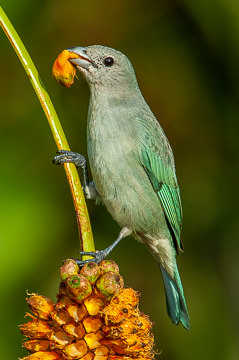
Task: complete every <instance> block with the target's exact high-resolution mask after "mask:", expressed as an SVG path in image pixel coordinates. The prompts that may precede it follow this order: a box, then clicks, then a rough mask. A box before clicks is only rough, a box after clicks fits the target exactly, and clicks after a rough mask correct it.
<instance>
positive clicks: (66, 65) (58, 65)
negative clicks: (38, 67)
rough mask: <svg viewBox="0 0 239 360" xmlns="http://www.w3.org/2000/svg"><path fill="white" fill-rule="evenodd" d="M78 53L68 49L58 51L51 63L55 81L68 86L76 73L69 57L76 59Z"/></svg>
mask: <svg viewBox="0 0 239 360" xmlns="http://www.w3.org/2000/svg"><path fill="white" fill-rule="evenodd" d="M77 58H79V55H76V54H75V53H73V52H70V51H68V50H63V51H62V53H60V54H59V55H58V56H57V58H56V60H55V62H54V65H53V68H52V73H53V76H54V78H55V79H56V81H57V82H58V83H60V84H62V85H64V86H66V87H70V86H71V85H72V84H73V82H74V78H75V75H76V69H75V67H74V66H73V65H72V64H71V63H70V61H69V59H77Z"/></svg>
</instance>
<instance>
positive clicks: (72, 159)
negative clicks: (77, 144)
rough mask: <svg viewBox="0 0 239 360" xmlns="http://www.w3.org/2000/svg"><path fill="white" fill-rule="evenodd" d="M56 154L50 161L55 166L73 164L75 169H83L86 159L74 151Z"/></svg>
mask: <svg viewBox="0 0 239 360" xmlns="http://www.w3.org/2000/svg"><path fill="white" fill-rule="evenodd" d="M57 154H58V155H56V156H54V158H53V160H52V161H53V163H54V164H55V165H61V164H65V163H73V164H75V166H76V167H82V168H84V167H85V166H86V158H85V157H84V156H83V155H81V154H78V153H76V152H74V151H69V150H58V151H57Z"/></svg>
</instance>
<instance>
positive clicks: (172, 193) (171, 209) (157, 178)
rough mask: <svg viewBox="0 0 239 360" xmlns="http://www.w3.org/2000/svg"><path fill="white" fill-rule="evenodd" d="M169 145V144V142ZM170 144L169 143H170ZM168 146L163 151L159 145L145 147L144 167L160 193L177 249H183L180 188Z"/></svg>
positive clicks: (155, 188)
mask: <svg viewBox="0 0 239 360" xmlns="http://www.w3.org/2000/svg"><path fill="white" fill-rule="evenodd" d="M167 145H168V144H167ZM168 146H169V145H168ZM168 146H166V147H165V148H164V149H163V151H162V149H161V151H160V150H159V149H158V147H157V146H155V144H154V146H147V147H144V150H143V153H142V155H143V156H142V160H143V167H144V169H145V171H146V172H147V174H148V177H149V180H150V182H151V184H152V186H153V189H154V191H155V192H156V193H157V194H158V197H159V199H160V202H161V205H162V208H163V210H164V214H165V217H166V220H167V222H168V224H169V229H170V231H171V233H172V236H173V239H174V245H175V248H176V250H177V252H178V251H179V250H183V246H182V242H181V240H180V234H181V229H182V217H183V215H182V205H181V198H180V190H179V187H178V184H177V178H176V174H175V170H174V164H173V163H172V161H173V160H172V155H170V153H169V152H171V149H169V147H168Z"/></svg>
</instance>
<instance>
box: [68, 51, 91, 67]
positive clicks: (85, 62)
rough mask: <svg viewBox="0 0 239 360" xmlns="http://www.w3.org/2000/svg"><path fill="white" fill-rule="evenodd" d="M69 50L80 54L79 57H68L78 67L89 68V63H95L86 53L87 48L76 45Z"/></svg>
mask: <svg viewBox="0 0 239 360" xmlns="http://www.w3.org/2000/svg"><path fill="white" fill-rule="evenodd" d="M67 50H68V51H69V52H72V53H74V54H76V55H78V56H79V58H77V59H71V58H69V59H68V60H69V61H70V63H71V64H72V65H75V66H77V67H78V66H79V67H80V68H84V69H88V67H89V65H90V64H93V62H92V60H91V58H90V57H89V56H88V55H87V54H86V48H84V47H80V46H76V47H71V48H69V49H67Z"/></svg>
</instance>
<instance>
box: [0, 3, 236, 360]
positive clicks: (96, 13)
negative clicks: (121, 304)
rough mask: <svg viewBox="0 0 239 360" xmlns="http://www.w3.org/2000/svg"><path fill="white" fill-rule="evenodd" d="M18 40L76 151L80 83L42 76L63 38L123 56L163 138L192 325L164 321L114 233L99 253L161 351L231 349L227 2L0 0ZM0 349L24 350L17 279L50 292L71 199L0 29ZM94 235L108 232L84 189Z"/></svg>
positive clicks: (135, 262)
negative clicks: (176, 194) (177, 203)
mask: <svg viewBox="0 0 239 360" xmlns="http://www.w3.org/2000/svg"><path fill="white" fill-rule="evenodd" d="M1 5H2V6H3V8H4V9H5V11H6V12H7V14H8V16H9V18H10V19H11V21H12V22H13V24H14V26H15V28H16V29H17V31H18V33H19V35H20V36H21V38H22V40H23V41H24V43H25V45H26V47H27V49H28V51H29V52H30V54H31V56H32V58H33V61H34V62H35V65H36V66H37V68H38V70H39V73H40V75H41V77H42V79H43V81H44V83H45V85H46V88H47V89H48V91H49V94H50V96H51V98H52V101H53V103H54V104H55V107H56V110H57V112H58V115H59V117H60V119H61V121H62V125H63V127H64V129H65V132H66V135H67V138H68V140H69V143H70V146H71V148H72V149H73V150H75V151H78V152H80V153H82V154H86V116H87V108H88V100H89V90H88V88H87V84H86V83H85V81H84V79H83V78H82V77H79V81H77V82H76V84H75V85H74V86H72V87H71V88H70V89H66V88H63V87H61V86H59V85H57V84H56V83H55V81H54V80H53V78H52V75H51V68H52V64H53V62H54V60H55V58H56V56H57V55H58V53H59V52H61V51H62V50H63V49H65V48H67V47H70V46H76V45H80V46H86V45H92V44H102V45H107V46H110V47H113V48H116V49H118V50H121V51H122V52H124V53H126V54H127V55H128V56H129V58H130V59H131V60H132V62H133V64H134V67H135V70H136V74H137V77H138V80H139V83H140V87H141V89H142V92H143V94H144V96H145V98H146V100H147V101H148V103H149V105H150V106H151V108H152V110H153V112H154V113H155V115H156V116H157V117H158V119H159V120H160V122H161V124H162V126H163V128H164V129H165V131H166V134H167V136H168V138H169V140H170V142H171V145H172V147H173V150H174V154H175V160H176V167H177V175H178V180H179V183H180V187H181V194H182V201H183V209H184V226H183V234H182V237H183V242H184V246H185V253H184V254H183V255H181V256H180V258H179V259H178V263H179V269H180V273H181V277H182V281H183V285H184V290H185V294H186V299H187V304H188V308H189V312H190V316H191V323H192V326H191V330H190V331H188V332H187V331H185V330H184V329H183V328H182V327H181V326H178V327H175V326H173V325H172V324H171V322H170V320H169V319H168V317H167V314H166V308H165V298H164V290H163V285H162V280H161V275H160V272H159V269H158V266H157V264H156V263H155V261H154V260H153V258H152V257H151V256H150V254H149V253H148V252H147V251H146V249H145V248H144V247H143V245H141V244H139V243H137V242H136V241H134V240H133V239H132V238H127V239H125V240H124V241H122V243H121V244H120V245H119V246H118V247H117V249H116V250H115V251H114V252H113V253H112V257H113V258H114V259H115V260H116V261H117V262H118V264H119V266H120V270H121V274H122V275H123V276H124V277H125V281H126V285H127V286H132V287H134V288H135V289H136V290H138V291H139V292H140V293H141V309H142V311H144V312H145V313H147V314H149V315H150V317H151V319H152V321H154V322H155V325H154V333H155V342H156V347H157V349H158V350H159V351H161V350H162V353H161V355H159V356H158V358H159V359H161V360H174V359H177V360H181V359H184V360H186V359H190V360H191V359H194V360H202V359H204V360H205V359H210V360H213V359H217V360H221V359H222V360H224V359H226V360H234V359H235V360H236V359H238V358H239V325H238V324H239V306H238V303H239V290H238V289H239V265H238V263H239V245H238V244H239V242H238V234H239V211H238V208H239V205H238V203H239V193H238V183H239V173H238V166H239V162H238V155H239V125H238V123H239V96H238V95H239V72H238V64H239V3H238V2H237V1H232V0H227V1H223V0H194V1H191V0H181V1H180V0H178V1H177V0H167V1H163V0H157V1H156V0H155V1H153V0H151V1H148V0H120V1H104V0H101V1H99V0H91V1H80V0H78V1H77V0H68V1H67V0H41V1H31V0H19V1H14V0H2V1H1ZM0 54H1V55H0V162H1V166H0V249H1V251H0V281H1V285H0V287H1V297H0V298H1V320H0V327H1V336H0V339H1V340H0V342H1V346H0V358H1V359H8V360H14V359H17V358H18V357H21V356H24V355H26V352H25V351H24V350H23V349H22V348H21V341H22V338H23V336H22V335H21V334H20V332H19V330H18V324H21V323H23V322H24V313H25V311H27V306H26V303H25V297H26V290H28V291H29V292H33V291H35V292H38V293H40V294H44V295H46V296H50V297H52V298H53V299H55V294H56V292H57V288H58V282H59V276H58V269H59V267H60V265H61V264H62V259H65V258H67V257H71V256H72V257H75V256H76V254H77V251H78V250H79V240H78V231H77V225H76V221H75V214H74V209H73V204H72V199H71V195H70V191H69V189H68V185H67V183H66V178H65V175H64V171H63V168H61V167H55V166H53V164H52V162H51V160H52V158H53V156H54V154H55V151H56V147H55V144H54V141H53V138H52V135H51V133H50V130H49V127H48V124H47V120H46V118H45V116H44V114H43V111H42V109H41V107H40V104H39V102H38V99H37V97H36V95H35V93H34V91H33V89H32V86H31V84H30V82H29V80H28V78H27V76H26V74H25V73H24V70H23V68H22V66H21V64H20V62H19V60H18V59H17V57H16V55H15V53H14V51H13V49H12V47H11V45H10V43H9V42H8V40H7V38H6V37H5V35H4V33H3V32H2V31H1V32H0ZM88 204H89V211H90V217H91V221H92V227H93V231H94V237H95V241H96V246H97V248H98V249H101V248H104V247H105V246H106V245H109V244H110V243H111V242H112V240H113V239H115V237H116V236H117V234H118V232H119V228H118V225H117V224H116V223H114V221H113V220H112V219H111V217H110V215H109V214H108V213H107V211H106V209H105V208H104V207H102V206H96V205H95V204H94V203H92V202H89V203H88Z"/></svg>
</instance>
